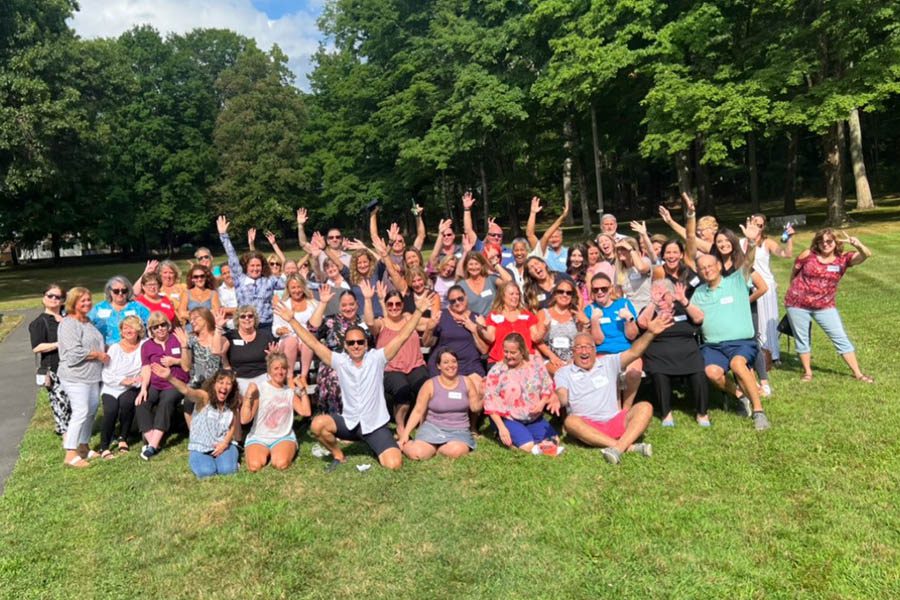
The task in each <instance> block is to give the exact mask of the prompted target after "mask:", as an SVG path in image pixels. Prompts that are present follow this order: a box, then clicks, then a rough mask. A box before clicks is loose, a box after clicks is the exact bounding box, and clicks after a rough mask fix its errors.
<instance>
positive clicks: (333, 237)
mask: <svg viewBox="0 0 900 600" xmlns="http://www.w3.org/2000/svg"><path fill="white" fill-rule="evenodd" d="M342 237H344V236H342V235H329V236H328V239H329V240H339V239H341V238H342Z"/></svg>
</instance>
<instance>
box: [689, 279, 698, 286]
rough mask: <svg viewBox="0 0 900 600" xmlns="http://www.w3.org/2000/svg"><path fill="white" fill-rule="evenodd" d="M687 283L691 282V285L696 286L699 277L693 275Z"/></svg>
mask: <svg viewBox="0 0 900 600" xmlns="http://www.w3.org/2000/svg"><path fill="white" fill-rule="evenodd" d="M688 283H690V284H691V287H697V286H698V285H700V278H699V277H694V278H693V279H691V280H690V281H688Z"/></svg>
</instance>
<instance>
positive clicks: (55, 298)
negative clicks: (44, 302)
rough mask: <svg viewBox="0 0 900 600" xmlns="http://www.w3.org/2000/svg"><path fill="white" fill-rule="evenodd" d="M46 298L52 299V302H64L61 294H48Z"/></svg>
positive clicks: (45, 295)
mask: <svg viewBox="0 0 900 600" xmlns="http://www.w3.org/2000/svg"><path fill="white" fill-rule="evenodd" d="M44 297H45V298H50V299H52V300H62V296H60V295H59V294H51V293H49V292H48V293H46V294H44Z"/></svg>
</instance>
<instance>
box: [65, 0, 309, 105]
mask: <svg viewBox="0 0 900 600" xmlns="http://www.w3.org/2000/svg"><path fill="white" fill-rule="evenodd" d="M78 4H79V6H80V7H81V9H80V10H79V11H78V12H77V13H75V16H74V17H73V18H72V19H71V21H70V25H71V26H72V28H73V29H75V31H76V32H77V33H78V34H79V35H80V36H81V37H83V38H96V37H117V36H118V35H119V34H121V33H123V32H125V31H127V30H129V29H131V28H132V27H134V26H135V25H144V24H148V25H152V26H153V27H155V28H156V29H157V30H159V31H160V33H162V34H163V35H165V34H167V33H186V32H188V31H190V30H192V29H196V28H198V27H202V28H221V29H231V30H232V31H236V32H237V33H240V34H242V35H245V36H247V37H250V38H254V39H255V40H256V43H257V44H258V45H259V47H260V48H263V49H265V50H269V49H270V48H271V47H272V45H273V44H278V46H279V47H280V48H281V49H282V50H283V51H284V53H285V54H287V55H288V57H289V63H288V64H289V66H290V68H291V70H292V71H293V72H294V74H295V75H296V76H297V85H298V86H299V87H301V88H303V89H308V88H309V85H308V82H307V80H306V75H307V74H309V73H310V71H311V70H312V66H311V64H310V60H311V57H312V55H313V53H315V51H316V49H317V48H318V44H319V40H320V39H321V37H322V35H321V33H320V32H319V30H318V28H317V27H316V18H317V17H318V15H317V13H318V12H319V11H320V10H321V5H320V4H319V3H317V2H315V1H313V2H310V3H309V4H310V5H311V6H310V8H311V10H313V11H315V12H307V11H304V10H298V11H297V12H294V13H291V14H285V15H283V16H282V17H280V18H278V19H270V18H269V17H267V16H266V14H265V13H264V12H262V11H261V10H258V9H257V8H256V7H254V6H253V4H252V3H251V2H250V0H80V1H79V3H78Z"/></svg>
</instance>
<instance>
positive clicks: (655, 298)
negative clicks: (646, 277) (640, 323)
mask: <svg viewBox="0 0 900 600" xmlns="http://www.w3.org/2000/svg"><path fill="white" fill-rule="evenodd" d="M665 297H666V290H665V288H661V287H656V286H654V287H653V288H652V289H651V290H650V301H651V302H653V304H655V305H656V306H659V304H660V303H661V302H662V301H663V298H665Z"/></svg>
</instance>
